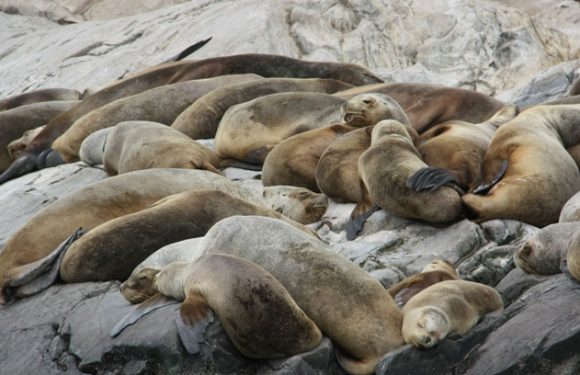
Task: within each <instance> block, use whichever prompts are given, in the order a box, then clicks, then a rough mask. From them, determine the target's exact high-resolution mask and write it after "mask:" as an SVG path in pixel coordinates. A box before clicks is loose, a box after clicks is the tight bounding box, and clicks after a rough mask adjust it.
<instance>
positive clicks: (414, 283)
mask: <svg viewBox="0 0 580 375" xmlns="http://www.w3.org/2000/svg"><path fill="white" fill-rule="evenodd" d="M457 279H459V275H458V274H457V271H456V270H455V265H454V264H453V263H451V262H449V261H447V260H444V259H435V260H434V261H432V262H431V263H429V264H428V265H426V266H425V267H424V268H423V269H422V270H421V272H419V273H416V274H414V275H412V276H409V277H407V278H406V279H404V280H402V281H400V282H398V283H397V284H395V285H393V286H391V287H390V288H389V290H388V291H389V294H390V295H391V296H392V297H393V298H394V299H395V302H396V303H397V305H399V307H403V306H405V304H406V303H407V302H408V301H409V299H411V298H412V297H413V296H414V295H416V294H417V293H419V292H420V291H422V290H424V289H426V288H427V287H429V286H431V285H433V284H435V283H438V282H441V281H445V280H457Z"/></svg>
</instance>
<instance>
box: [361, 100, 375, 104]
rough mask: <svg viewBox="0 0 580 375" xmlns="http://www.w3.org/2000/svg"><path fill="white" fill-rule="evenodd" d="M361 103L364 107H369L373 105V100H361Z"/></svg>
mask: <svg viewBox="0 0 580 375" xmlns="http://www.w3.org/2000/svg"><path fill="white" fill-rule="evenodd" d="M362 102H363V103H364V104H366V105H371V104H373V100H372V99H363V101H362Z"/></svg>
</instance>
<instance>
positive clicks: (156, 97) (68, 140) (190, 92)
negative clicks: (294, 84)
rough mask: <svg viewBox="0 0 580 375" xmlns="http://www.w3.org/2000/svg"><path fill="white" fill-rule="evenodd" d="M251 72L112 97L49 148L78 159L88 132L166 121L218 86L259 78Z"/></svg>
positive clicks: (169, 121)
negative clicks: (128, 123) (126, 123)
mask: <svg viewBox="0 0 580 375" xmlns="http://www.w3.org/2000/svg"><path fill="white" fill-rule="evenodd" d="M260 79H261V77H260V76H257V75H255V74H241V75H229V76H220V77H213V78H207V79H199V80H195V81H187V82H178V83H174V84H171V85H165V86H161V87H156V88H153V89H151V90H147V91H144V92H142V93H140V94H136V95H132V96H129V97H125V98H121V99H118V100H115V101H113V102H111V103H108V104H106V105H103V106H102V107H99V108H96V109H94V110H92V111H91V112H89V113H87V114H86V115H84V116H82V117H81V118H79V119H78V120H76V121H75V122H74V123H73V124H72V125H71V127H70V128H69V129H68V130H67V131H66V132H64V133H63V134H62V135H61V136H60V137H58V138H57V139H56V140H55V141H54V142H53V144H52V148H53V149H54V150H56V151H58V153H59V154H60V155H61V156H62V157H63V159H64V160H66V161H68V162H71V161H75V160H78V154H79V149H80V147H81V143H82V142H83V140H84V139H85V138H86V137H88V136H89V135H90V134H91V133H93V132H95V131H97V130H99V129H104V128H108V127H111V126H115V125H116V124H117V123H119V122H122V121H130V120H143V121H153V122H158V123H162V124H166V125H170V124H171V123H172V122H173V120H175V118H176V117H177V116H178V115H179V114H180V113H181V112H182V111H183V110H185V109H186V108H187V107H188V106H189V105H190V104H191V103H193V102H195V101H196V100H197V99H199V98H200V97H202V96H203V95H205V94H207V93H209V92H210V91H212V90H215V89H217V88H220V87H224V86H228V85H231V84H235V83H244V82H251V81H255V80H260Z"/></svg>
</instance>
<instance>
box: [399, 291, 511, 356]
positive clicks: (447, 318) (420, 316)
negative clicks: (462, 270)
mask: <svg viewBox="0 0 580 375" xmlns="http://www.w3.org/2000/svg"><path fill="white" fill-rule="evenodd" d="M502 309H503V301H502V299H501V296H500V295H499V293H498V292H497V291H496V290H495V289H493V288H492V287H489V286H487V285H483V284H479V283H474V282H471V281H465V280H447V281H442V282H440V283H436V284H434V285H431V286H430V287H428V288H427V289H424V290H423V291H421V292H420V293H418V294H417V295H415V296H414V297H413V298H411V299H410V300H409V302H407V304H406V305H405V307H403V329H402V331H403V337H404V339H405V342H406V343H407V344H412V345H414V346H416V347H418V348H431V347H433V346H434V345H437V344H438V343H439V342H440V341H441V340H442V339H444V338H445V337H446V336H447V335H448V334H450V333H458V334H460V335H464V334H465V333H466V332H467V331H469V330H470V329H471V328H473V327H474V326H475V325H476V324H477V322H478V321H479V319H481V317H482V316H483V315H485V314H487V313H490V312H493V311H500V310H502Z"/></svg>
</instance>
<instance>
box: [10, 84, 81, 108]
mask: <svg viewBox="0 0 580 375" xmlns="http://www.w3.org/2000/svg"><path fill="white" fill-rule="evenodd" d="M80 98H81V94H80V93H79V92H78V91H77V90H70V89H61V88H53V89H40V90H34V91H29V92H25V93H23V94H18V95H13V96H10V97H8V98H5V99H2V100H0V111H5V110H7V109H12V108H17V107H20V106H23V105H27V104H33V103H41V102H56V101H77V100H79V99H80Z"/></svg>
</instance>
